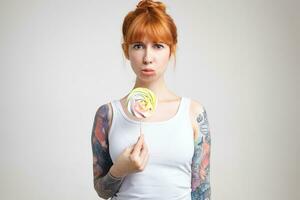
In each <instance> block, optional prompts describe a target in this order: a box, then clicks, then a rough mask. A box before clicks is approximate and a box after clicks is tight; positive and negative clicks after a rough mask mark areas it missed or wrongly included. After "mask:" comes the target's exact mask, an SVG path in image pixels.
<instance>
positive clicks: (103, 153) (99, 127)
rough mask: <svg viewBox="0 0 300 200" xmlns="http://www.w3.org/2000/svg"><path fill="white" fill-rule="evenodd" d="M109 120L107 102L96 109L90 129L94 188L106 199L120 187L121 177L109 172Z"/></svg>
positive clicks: (109, 113)
mask: <svg viewBox="0 0 300 200" xmlns="http://www.w3.org/2000/svg"><path fill="white" fill-rule="evenodd" d="M110 122H111V109H110V107H109V105H108V104H104V105H102V106H100V108H99V109H98V110H97V112H96V115H95V118H94V124H93V130H92V137H91V143H92V151H93V175H94V188H95V190H96V191H97V194H98V195H99V197H101V198H104V199H108V198H110V197H112V196H113V195H114V194H115V193H116V192H117V191H118V190H119V188H120V186H121V183H122V180H123V178H122V177H121V178H117V177H114V176H113V175H112V174H111V173H110V169H111V167H112V166H113V163H112V160H111V157H110V154H109V144H108V132H109V129H110Z"/></svg>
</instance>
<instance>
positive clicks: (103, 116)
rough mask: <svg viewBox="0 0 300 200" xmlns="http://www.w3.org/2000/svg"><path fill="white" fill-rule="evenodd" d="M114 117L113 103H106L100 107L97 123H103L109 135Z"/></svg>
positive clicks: (97, 113)
mask: <svg viewBox="0 0 300 200" xmlns="http://www.w3.org/2000/svg"><path fill="white" fill-rule="evenodd" d="M112 117H113V112H112V105H111V102H108V103H104V104H102V105H100V106H99V107H98V109H97V112H96V119H97V121H98V120H100V121H101V125H102V126H103V128H104V130H105V131H106V132H107V133H108V132H109V129H110V126H111V122H112Z"/></svg>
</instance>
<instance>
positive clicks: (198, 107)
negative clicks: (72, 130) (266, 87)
mask: <svg viewBox="0 0 300 200" xmlns="http://www.w3.org/2000/svg"><path fill="white" fill-rule="evenodd" d="M122 31H123V44H122V48H123V51H124V55H125V57H126V58H127V59H128V60H129V61H130V65H131V67H132V70H133V71H134V73H135V74H136V81H135V85H134V86H133V89H134V88H137V87H143V88H148V89H150V90H151V91H153V92H154V93H155V95H156V97H157V107H156V110H155V112H154V113H153V115H151V116H150V117H148V118H146V119H145V120H143V129H142V133H140V129H139V125H140V122H139V121H138V120H137V119H136V118H135V117H134V116H132V115H131V113H130V112H129V111H128V110H127V109H126V107H127V105H126V99H127V96H128V94H127V95H126V96H125V97H122V98H120V99H115V100H112V101H110V102H108V103H106V104H103V105H101V106H99V108H98V110H97V111H96V114H95V118H94V125H93V130H92V137H91V142H92V152H93V174H94V188H95V190H96V191H97V194H98V195H99V197H101V198H104V199H108V198H111V199H112V200H136V199H149V200H150V199H151V200H196V199H197V200H210V199H211V187H210V149H211V137H210V129H209V124H208V119H207V114H206V110H205V108H204V107H203V105H202V104H201V103H199V102H198V101H196V100H193V99H190V98H188V97H185V96H178V95H176V94H175V93H174V92H172V91H171V90H170V89H169V88H168V87H167V85H166V82H165V79H164V74H165V71H166V69H167V66H168V63H169V61H170V60H171V58H172V57H174V58H175V53H176V44H177V29H176V25H175V23H174V21H173V19H172V18H171V17H170V15H168V14H167V13H166V6H165V5H164V4H163V3H162V2H154V1H151V0H143V1H140V2H139V3H138V5H137V7H136V9H135V10H133V11H131V12H129V13H128V14H127V16H126V17H125V18H124V22H123V27H122Z"/></svg>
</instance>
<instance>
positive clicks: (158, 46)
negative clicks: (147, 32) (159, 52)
mask: <svg viewBox="0 0 300 200" xmlns="http://www.w3.org/2000/svg"><path fill="white" fill-rule="evenodd" d="M154 46H155V48H158V49H162V48H164V45H162V44H155V45H154Z"/></svg>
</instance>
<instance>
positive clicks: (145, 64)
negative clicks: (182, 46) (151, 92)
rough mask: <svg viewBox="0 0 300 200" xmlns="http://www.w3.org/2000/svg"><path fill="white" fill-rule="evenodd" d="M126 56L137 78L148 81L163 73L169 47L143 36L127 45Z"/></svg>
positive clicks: (166, 63) (168, 56) (167, 59)
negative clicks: (142, 38) (141, 38)
mask: <svg viewBox="0 0 300 200" xmlns="http://www.w3.org/2000/svg"><path fill="white" fill-rule="evenodd" d="M128 56H129V60H130V64H131V67H132V69H133V71H134V73H135V74H136V76H137V78H138V79H140V80H143V81H146V82H149V81H153V80H157V79H159V78H160V77H162V76H163V75H164V72H165V71H166V69H167V65H168V62H169V58H170V47H169V46H168V45H167V44H165V43H153V42H152V41H149V40H148V39H147V38H145V39H144V40H143V41H139V42H135V43H132V44H130V45H129V50H128Z"/></svg>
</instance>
